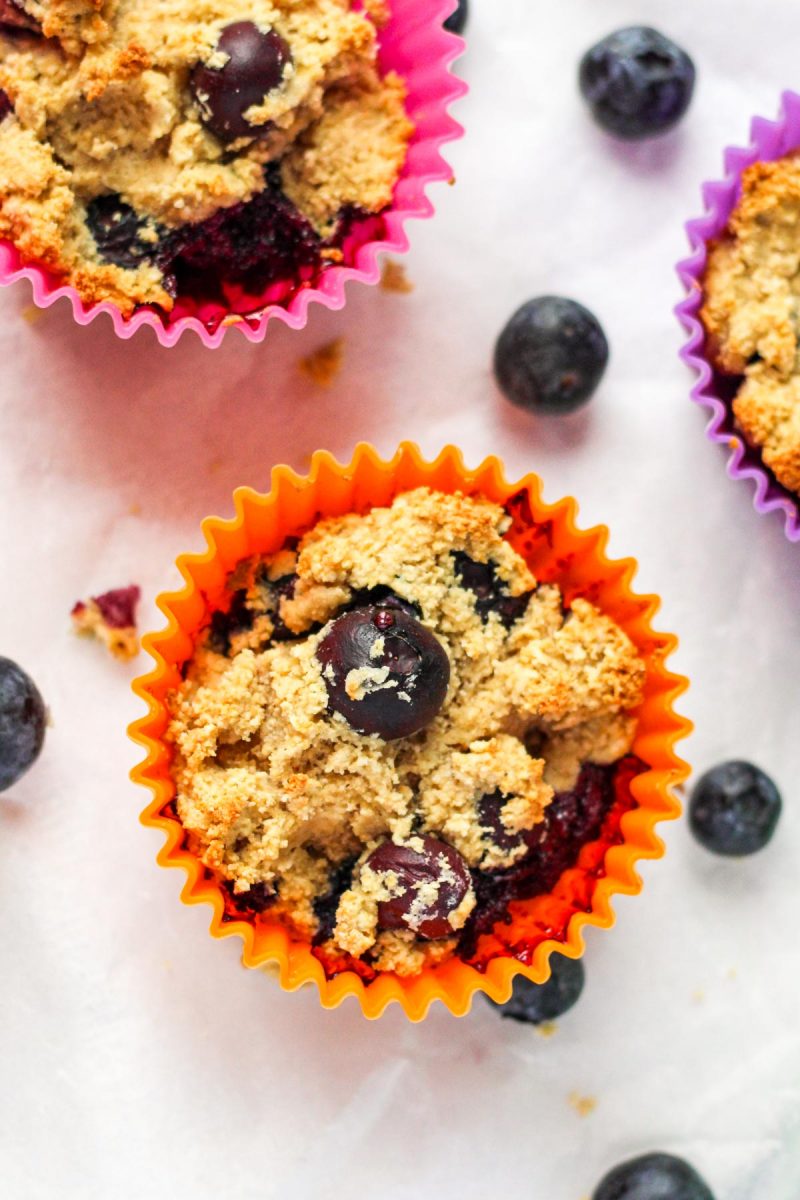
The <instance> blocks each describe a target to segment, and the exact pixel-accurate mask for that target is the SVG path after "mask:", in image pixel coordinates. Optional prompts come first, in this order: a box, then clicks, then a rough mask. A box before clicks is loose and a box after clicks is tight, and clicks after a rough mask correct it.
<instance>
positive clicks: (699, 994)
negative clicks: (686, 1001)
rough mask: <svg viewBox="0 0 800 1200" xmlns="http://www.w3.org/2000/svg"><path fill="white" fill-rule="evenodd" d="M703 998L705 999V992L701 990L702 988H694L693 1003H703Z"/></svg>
mask: <svg viewBox="0 0 800 1200" xmlns="http://www.w3.org/2000/svg"><path fill="white" fill-rule="evenodd" d="M705 999H706V994H705V992H704V991H703V989H702V988H695V990H694V991H693V992H692V1001H693V1003H694V1004H704V1003H705Z"/></svg>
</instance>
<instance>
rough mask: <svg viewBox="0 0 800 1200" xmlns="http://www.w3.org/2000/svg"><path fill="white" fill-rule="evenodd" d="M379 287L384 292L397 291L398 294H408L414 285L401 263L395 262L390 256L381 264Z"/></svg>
mask: <svg viewBox="0 0 800 1200" xmlns="http://www.w3.org/2000/svg"><path fill="white" fill-rule="evenodd" d="M381 287H382V289H383V290H384V292H397V293H399V294H400V295H408V293H409V292H413V290H414V285H413V283H412V282H411V280H410V279H409V278H408V275H407V274H406V269H405V267H404V266H403V264H402V263H399V262H395V261H394V259H391V258H387V260H386V262H385V263H384V264H383V270H382V271H381Z"/></svg>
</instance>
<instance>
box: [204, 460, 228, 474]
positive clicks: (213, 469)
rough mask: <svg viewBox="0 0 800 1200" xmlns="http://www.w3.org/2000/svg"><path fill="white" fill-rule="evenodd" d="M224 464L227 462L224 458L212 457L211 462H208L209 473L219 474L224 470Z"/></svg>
mask: <svg viewBox="0 0 800 1200" xmlns="http://www.w3.org/2000/svg"><path fill="white" fill-rule="evenodd" d="M224 465H225V463H224V461H223V459H221V458H212V459H211V462H210V463H209V464H208V473H209V475H217V474H219V472H220V471H221V470H222V468H223V467H224Z"/></svg>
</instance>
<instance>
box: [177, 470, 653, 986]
mask: <svg viewBox="0 0 800 1200" xmlns="http://www.w3.org/2000/svg"><path fill="white" fill-rule="evenodd" d="M510 525H511V518H510V517H509V516H508V514H507V513H506V512H505V511H504V510H503V509H502V508H501V507H499V506H498V505H496V504H494V503H491V502H490V501H488V500H485V499H483V498H479V497H478V498H475V497H472V498H469V497H466V496H462V495H445V494H442V493H439V492H434V491H431V490H428V489H426V488H419V489H416V490H414V491H410V492H406V493H403V494H401V495H399V496H398V497H397V498H396V499H395V500H394V502H393V503H392V504H391V505H390V506H388V507H384V508H373V509H372V510H371V511H369V512H367V513H365V514H357V513H352V514H349V515H346V516H343V517H334V518H326V519H323V520H320V521H319V522H318V523H317V524H315V525H314V526H313V527H312V528H311V529H310V530H309V531H308V532H306V533H305V534H304V536H302V537H301V538H300V539H299V541H296V542H292V543H290V544H287V545H286V546H285V547H284V549H282V550H281V551H280V552H278V553H277V554H273V555H271V556H267V557H263V558H258V559H255V560H252V559H251V560H246V561H243V562H242V563H240V564H239V566H238V567H237V568H236V570H235V571H234V572H233V574H232V575H231V577H230V579H229V581H228V600H227V601H226V603H225V604H223V605H220V606H219V611H217V612H215V613H214V614H213V615H212V617H211V618H210V621H209V623H208V625H207V626H206V628H205V630H204V631H202V632H201V634H200V635H199V638H198V642H197V645H196V648H195V651H194V653H193V655H192V657H191V658H190V659H189V661H188V662H187V663H186V665H185V669H184V681H183V683H182V684H181V686H180V687H179V688H178V689H177V690H176V691H174V692H173V693H172V695H171V697H170V710H171V714H172V721H171V726H170V730H169V735H168V736H169V740H170V742H171V743H172V746H173V748H174V756H173V763H172V773H173V778H174V781H175V785H176V809H177V813H178V816H179V818H180V820H181V822H182V823H183V826H184V828H185V830H186V836H187V843H188V845H189V846H190V847H191V849H192V850H193V851H194V852H195V853H197V854H198V855H199V857H200V858H201V859H202V861H203V862H204V864H205V865H206V866H207V867H209V868H210V869H212V870H213V871H214V872H216V873H217V875H218V877H220V878H221V879H223V880H224V881H226V887H227V895H228V898H229V901H230V905H229V913H230V914H233V913H239V914H240V915H241V914H242V913H244V914H249V915H251V916H252V914H253V913H254V912H256V913H258V914H261V913H263V914H265V919H269V920H270V921H281V922H283V923H285V924H286V925H287V926H288V927H289V928H290V929H291V930H292V931H293V933H294V934H295V935H296V936H297V937H298V938H301V939H303V940H307V941H311V942H313V943H314V945H315V953H316V954H317V956H318V957H319V958H320V959H321V961H322V962H323V964H324V965H325V967H326V970H328V971H329V973H331V974H333V973H335V972H336V971H337V970H341V969H345V968H350V969H357V970H359V972H360V973H361V974H362V975H363V976H364V977H365V978H372V977H374V976H375V975H376V974H377V973H378V972H381V971H395V972H397V973H398V974H402V975H413V974H415V973H418V972H419V971H420V970H421V969H422V968H423V967H425V966H428V965H431V964H434V963H437V962H441V961H443V960H445V959H447V958H449V957H451V956H453V955H460V956H461V957H462V958H463V959H465V960H467V961H476V962H477V958H476V956H477V955H478V954H479V950H480V944H481V939H482V937H483V936H484V935H489V934H491V931H492V929H493V927H494V926H495V925H496V924H497V923H498V922H502V921H503V920H504V918H505V916H506V914H507V911H508V905H509V903H512V902H513V901H514V900H515V899H519V898H521V897H530V896H535V895H538V894H540V893H546V892H548V891H550V890H551V889H552V888H553V887H554V886H555V884H556V883H558V881H559V879H560V878H561V876H562V874H563V872H564V871H566V870H568V869H569V868H570V867H573V866H574V865H575V863H576V861H577V860H578V857H579V855H580V854H581V853H582V851H583V850H584V849H585V848H586V846H587V844H588V843H590V842H592V841H593V839H596V838H598V836H599V834H600V831H601V829H602V828H603V827H604V822H605V821H606V820H607V818H608V814H609V812H610V811H611V810H612V808H613V807H614V805H615V803H617V801H618V798H619V795H620V794H621V792H622V790H623V789H622V785H621V783H620V780H627V779H629V778H630V777H631V776H632V775H634V774H636V773H637V772H638V771H639V770H642V769H644V768H643V764H641V763H640V762H639V761H638V760H637V759H635V758H633V757H632V756H631V755H630V750H631V746H632V744H633V738H634V733H635V728H636V719H635V716H634V715H633V711H634V710H635V709H636V707H637V705H638V704H639V702H640V700H641V694H642V683H643V678H644V665H643V663H642V661H641V659H640V657H639V655H638V653H637V651H636V648H635V647H634V646H633V644H632V643H631V642H630V640H629V639H628V637H627V636H626V634H625V633H624V632H623V631H622V630H621V629H620V628H619V627H618V626H617V625H616V624H615V623H614V621H612V620H611V619H610V618H609V617H608V616H607V615H605V614H604V613H602V612H601V611H600V610H599V609H598V608H597V607H595V606H594V605H593V604H592V603H590V602H589V601H588V600H586V599H581V598H574V599H573V600H572V603H571V604H569V605H567V604H566V603H565V601H564V597H563V596H562V594H561V592H560V591H559V589H558V588H557V587H556V586H554V585H552V584H550V585H548V584H540V583H539V582H538V581H537V580H536V579H535V578H534V577H533V575H532V574H531V572H530V570H529V569H528V567H527V566H526V564H525V561H524V560H523V558H522V557H521V556H520V555H519V554H518V553H517V551H516V550H515V549H514V548H513V547H512V545H511V544H510V542H509V541H508V540H507V538H506V537H505V536H504V534H506V533H507V531H508V529H509V526H510ZM627 800H628V803H629V804H631V803H633V802H632V801H631V799H630V795H629V793H628V795H627ZM599 861H600V862H602V853H601V854H600V858H599ZM254 897H255V900H254ZM256 919H262V918H261V917H260V916H258V917H257V918H256Z"/></svg>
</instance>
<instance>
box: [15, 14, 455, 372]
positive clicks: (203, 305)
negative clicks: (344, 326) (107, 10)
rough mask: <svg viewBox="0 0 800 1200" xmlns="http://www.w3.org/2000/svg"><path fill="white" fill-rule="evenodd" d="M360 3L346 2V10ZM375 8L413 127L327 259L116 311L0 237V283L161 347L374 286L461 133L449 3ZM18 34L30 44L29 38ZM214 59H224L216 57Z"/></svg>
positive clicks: (249, 332) (211, 336) (252, 335)
mask: <svg viewBox="0 0 800 1200" xmlns="http://www.w3.org/2000/svg"><path fill="white" fill-rule="evenodd" d="M361 7H362V5H361V4H360V3H359V2H358V0H355V2H354V3H353V9H354V10H358V9H359V8H361ZM381 7H385V8H386V9H387V10H388V19H387V20H386V21H385V23H382V24H381V25H380V27H379V29H378V32H377V43H378V67H379V72H380V75H381V76H382V77H384V78H385V77H386V76H387V75H389V73H394V74H396V75H398V76H400V79H401V80H402V84H403V85H404V87H405V93H406V95H405V112H406V114H407V117H408V118H409V120H410V122H411V124H412V125H413V132H412V133H411V136H410V140H409V142H408V147H407V152H406V154H405V161H404V163H403V165H402V167H401V169H400V172H399V175H398V177H397V180H396V183H395V185H394V189H393V192H392V200H391V203H390V204H389V205H388V207H384V208H382V209H381V210H380V211H379V212H377V213H363V212H361V211H354V212H353V213H352V214H348V219H347V222H346V225H345V230H344V234H343V235H342V236H341V237H340V238H339V240H338V241H337V242H336V247H337V253H336V255H335V256H334V255H331V257H330V258H329V259H328V258H327V255H325V254H323V255H322V258H323V260H325V261H323V262H322V264H321V265H317V266H309V267H308V268H307V269H304V270H302V271H301V273H300V276H295V277H293V278H291V279H289V280H283V281H282V282H279V283H272V284H271V285H270V286H269V287H266V288H263V287H262V288H260V289H259V290H258V291H257V292H254V290H253V289H252V288H249V289H245V288H244V287H238V286H237V285H235V284H233V285H226V286H225V289H224V294H223V295H221V296H219V295H218V296H215V297H213V298H211V297H209V296H208V295H204V294H203V293H202V292H201V293H200V296H194V295H192V294H191V292H187V293H186V294H182V293H181V291H179V292H178V295H177V297H176V298H175V300H174V306H173V308H172V311H171V312H165V311H164V310H163V309H161V308H159V307H158V306H157V305H149V304H144V305H142V306H141V307H137V308H136V310H135V311H133V312H132V313H131V314H129V315H128V316H125V315H123V313H122V312H121V311H120V308H119V307H118V306H117V304H115V303H113V302H111V301H110V300H105V299H100V300H99V302H94V303H93V302H91V300H87V299H86V296H85V293H84V296H83V297H82V296H81V295H80V294H79V292H78V291H77V290H76V289H75V288H73V287H71V286H69V285H67V284H65V283H64V282H63V281H62V280H63V277H62V278H59V277H58V276H56V275H54V274H52V273H50V272H49V271H47V270H45V269H43V268H42V267H39V266H36V265H32V262H31V261H30V260H28V261H25V260H24V259H23V257H22V255H21V254H20V251H19V250H18V249H17V247H16V246H15V245H14V244H13V243H12V242H10V241H8V240H5V239H0V283H2V284H8V283H11V282H13V281H15V280H17V279H20V278H26V279H28V280H29V281H30V283H31V288H32V293H33V299H34V302H35V303H36V304H37V305H39V306H40V307H47V306H49V305H50V304H52V303H53V302H54V301H55V300H57V299H59V298H60V297H62V296H64V297H66V298H67V299H68V300H69V301H70V304H71V306H72V311H73V315H74V317H75V320H76V321H77V322H78V323H79V324H81V325H85V324H88V323H89V321H91V320H93V319H94V317H95V316H96V315H97V314H98V313H100V312H105V313H108V315H109V316H110V318H111V321H112V324H113V327H114V331H115V332H116V334H117V335H118V336H119V337H122V338H129V337H131V336H132V335H133V334H134V333H135V332H136V330H138V329H140V328H141V327H142V326H150V327H151V328H152V329H153V331H154V333H155V335H156V337H157V339H158V341H159V342H160V343H161V344H162V345H165V346H172V345H174V344H175V343H176V342H177V341H178V339H179V338H180V337H181V335H182V334H183V332H184V331H185V330H192V331H193V332H194V333H196V334H197V336H198V337H199V338H200V340H201V341H202V342H203V344H204V345H206V346H208V347H210V348H213V347H216V346H218V345H219V344H220V343H221V341H222V339H223V337H224V336H225V333H226V331H227V330H228V329H229V328H234V327H235V328H238V329H239V330H241V332H242V333H243V334H244V336H245V337H247V338H248V340H250V341H261V340H262V339H263V337H264V336H265V333H266V330H267V327H268V325H269V322H270V321H271V320H272V319H273V318H275V319H278V320H281V321H283V322H284V323H285V324H287V325H289V327H290V328H293V329H300V328H302V327H303V326H304V325H305V323H306V320H307V317H308V310H309V306H310V305H311V303H312V302H316V303H319V304H322V305H324V306H325V307H327V308H333V309H338V308H341V307H343V305H344V303H345V299H346V295H345V284H346V283H347V282H348V281H349V280H353V279H355V280H359V281H361V282H363V283H370V284H375V283H377V282H378V280H379V278H380V266H379V256H380V254H381V252H389V253H394V254H400V253H403V252H405V251H406V250H407V249H408V238H407V235H406V231H405V223H406V221H407V219H408V218H409V217H417V218H423V217H429V216H431V215H432V213H433V206H432V204H431V202H430V200H429V199H428V197H427V194H426V191H427V187H428V184H429V183H431V182H435V181H438V180H448V179H450V178H451V176H452V172H451V170H450V168H449V167H448V165H447V163H446V162H445V161H444V159H443V157H442V154H441V148H442V146H443V145H444V143H446V142H448V141H451V140H453V139H455V138H457V137H459V136H460V135H461V133H462V132H463V130H462V129H461V126H460V125H459V124H458V123H457V122H456V121H455V120H454V119H453V118H452V117H451V116H450V115H449V112H448V107H449V105H450V104H451V102H452V101H453V100H455V99H457V98H458V97H459V96H462V95H463V94H464V93H465V91H466V90H467V89H466V86H465V85H464V84H463V83H462V82H461V80H459V79H457V78H456V77H455V76H454V75H453V74H452V73H451V70H450V64H451V63H452V61H453V59H454V58H456V57H457V56H458V55H459V53H461V51H462V49H463V45H464V43H463V41H462V40H461V39H460V38H457V37H455V36H454V35H453V34H450V33H448V32H447V31H446V30H445V29H444V28H443V21H444V20H445V18H446V17H447V16H448V15H449V13H450V11H451V10H452V7H453V0H390V3H389V4H387V5H383V6H381V5H377V4H376V3H375V2H374V0H373V2H372V3H369V4H367V3H365V4H363V8H364V9H365V10H367V11H368V12H375V11H377V10H379V9H380V8H381ZM45 32H48V33H49V30H47V29H46V30H45ZM25 37H27V38H28V40H29V41H30V35H23V38H25ZM210 61H211V63H212V65H213V66H214V67H217V66H218V61H217V60H214V59H211V60H210ZM219 61H223V65H224V60H219ZM400 111H401V112H402V109H401V110H400ZM248 118H249V110H248ZM387 194H388V193H387ZM114 219H115V220H116V216H115V217H114ZM15 237H16V234H15ZM143 240H144V238H143Z"/></svg>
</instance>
